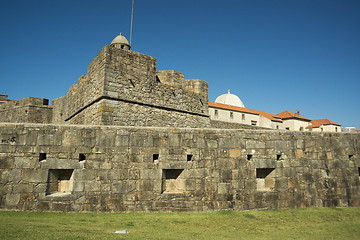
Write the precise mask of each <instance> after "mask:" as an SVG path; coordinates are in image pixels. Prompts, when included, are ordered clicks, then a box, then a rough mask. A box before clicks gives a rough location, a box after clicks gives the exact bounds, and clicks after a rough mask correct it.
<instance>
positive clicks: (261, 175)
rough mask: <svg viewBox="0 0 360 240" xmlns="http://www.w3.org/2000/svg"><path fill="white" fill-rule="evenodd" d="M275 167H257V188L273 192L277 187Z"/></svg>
mask: <svg viewBox="0 0 360 240" xmlns="http://www.w3.org/2000/svg"><path fill="white" fill-rule="evenodd" d="M274 170H275V168H257V169H256V188H257V190H258V191H263V192H271V191H273V190H274V187H275V178H274V177H275V171H274Z"/></svg>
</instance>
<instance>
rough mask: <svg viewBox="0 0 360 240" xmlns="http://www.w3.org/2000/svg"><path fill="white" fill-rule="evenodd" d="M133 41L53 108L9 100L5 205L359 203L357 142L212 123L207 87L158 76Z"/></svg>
mask: <svg viewBox="0 0 360 240" xmlns="http://www.w3.org/2000/svg"><path fill="white" fill-rule="evenodd" d="M117 38H118V39H120V40H121V41H123V39H124V38H123V36H121V35H120V36H118V37H117ZM117 38H115V39H117ZM115 39H114V40H115ZM125 40H126V39H125ZM125 40H124V42H121V41H120V42H117V43H115V44H111V46H105V47H104V48H103V49H102V50H101V51H100V52H99V54H98V55H97V56H96V57H95V58H94V60H93V61H92V62H91V63H90V64H89V67H88V71H87V75H83V76H81V77H80V78H79V79H78V83H77V84H74V85H73V86H72V87H71V88H70V89H69V90H68V92H67V95H66V96H63V97H60V98H57V99H54V100H53V101H52V105H51V106H49V105H48V103H47V101H46V100H45V99H42V98H25V99H21V100H20V101H19V102H9V101H7V100H6V101H5V100H1V102H4V103H1V104H0V193H1V194H0V208H1V209H19V210H41V211H43V210H51V211H129V212H130V211H211V210H220V209H234V210H244V209H274V208H298V207H329V206H360V194H359V188H360V181H359V178H360V159H359V156H360V135H359V134H348V133H315V132H306V133H305V132H294V131H282V130H270V129H261V128H259V127H254V126H248V125H241V124H237V123H226V122H221V121H210V118H209V112H208V84H207V83H206V82H205V81H202V80H198V79H184V74H182V73H180V72H177V71H174V70H170V71H157V70H156V59H155V58H153V57H150V56H146V55H144V54H141V53H137V52H133V51H130V50H129V49H130V46H129V45H127V40H126V41H125ZM113 42H114V41H113ZM124 43H125V45H124ZM123 47H124V48H123ZM1 96H6V95H1Z"/></svg>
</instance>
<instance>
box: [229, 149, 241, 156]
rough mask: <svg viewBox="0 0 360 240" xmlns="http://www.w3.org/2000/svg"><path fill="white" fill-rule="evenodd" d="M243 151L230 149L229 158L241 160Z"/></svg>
mask: <svg viewBox="0 0 360 240" xmlns="http://www.w3.org/2000/svg"><path fill="white" fill-rule="evenodd" d="M240 156H241V150H240V149H229V157H231V158H240Z"/></svg>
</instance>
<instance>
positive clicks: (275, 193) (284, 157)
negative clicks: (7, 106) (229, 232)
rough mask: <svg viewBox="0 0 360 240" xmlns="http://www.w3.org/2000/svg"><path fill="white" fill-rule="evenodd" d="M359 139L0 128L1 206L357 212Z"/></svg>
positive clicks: (159, 130) (351, 136)
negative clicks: (348, 208)
mask: <svg viewBox="0 0 360 240" xmlns="http://www.w3.org/2000/svg"><path fill="white" fill-rule="evenodd" d="M359 154H360V135H359V134H344V133H331V134H330V133H327V134H322V133H309V132H307V133H304V132H288V131H287V132H285V131H268V130H234V129H232V130H218V129H196V128H165V127H164V128H155V127H121V126H83V125H43V124H15V123H12V124H10V123H2V124H0V164H1V165H0V180H1V181H0V184H1V185H0V193H1V194H0V196H1V197H0V204H1V208H2V209H22V210H54V211H209V210H219V209H235V210H243V209H263V208H272V209H273V208H298V207H329V206H359V205H360V194H359V187H360V183H359V172H360V170H359V169H360V160H359V157H358V156H359Z"/></svg>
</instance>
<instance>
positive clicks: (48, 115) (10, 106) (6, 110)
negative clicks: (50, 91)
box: [0, 97, 52, 123]
mask: <svg viewBox="0 0 360 240" xmlns="http://www.w3.org/2000/svg"><path fill="white" fill-rule="evenodd" d="M51 121H52V106H49V100H48V99H44V98H34V97H27V98H23V99H21V100H20V101H10V102H6V103H2V104H0V122H14V123H23V122H32V123H51Z"/></svg>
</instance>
